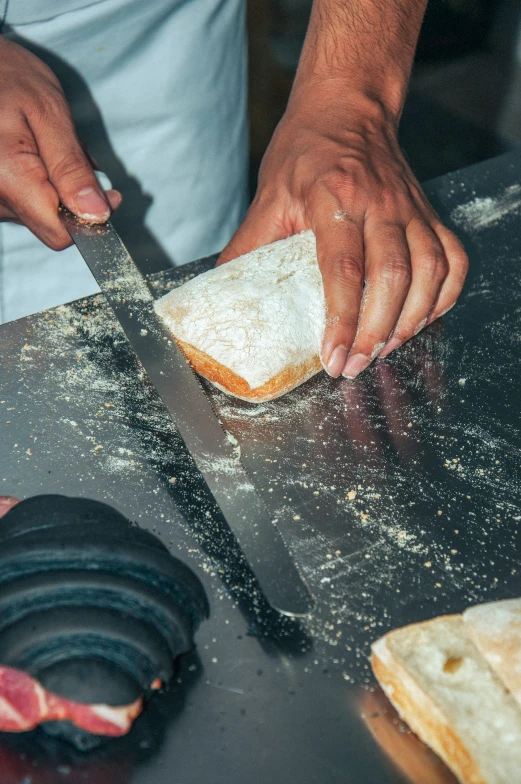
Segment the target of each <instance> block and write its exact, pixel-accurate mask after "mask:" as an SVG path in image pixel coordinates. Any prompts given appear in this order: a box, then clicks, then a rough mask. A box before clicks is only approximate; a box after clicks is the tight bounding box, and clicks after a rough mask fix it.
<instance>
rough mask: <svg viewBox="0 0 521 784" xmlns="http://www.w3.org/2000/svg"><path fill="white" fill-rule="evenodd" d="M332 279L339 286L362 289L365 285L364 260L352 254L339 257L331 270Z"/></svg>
mask: <svg viewBox="0 0 521 784" xmlns="http://www.w3.org/2000/svg"><path fill="white" fill-rule="evenodd" d="M329 272H330V277H331V278H332V279H333V281H335V282H336V283H337V284H339V285H342V286H345V285H348V286H349V287H355V288H361V287H362V286H363V283H364V267H363V263H362V260H361V259H359V258H358V257H356V256H354V255H352V254H343V255H341V256H338V257H337V258H336V259H335V260H334V261H333V263H332V264H331V268H330V270H329Z"/></svg>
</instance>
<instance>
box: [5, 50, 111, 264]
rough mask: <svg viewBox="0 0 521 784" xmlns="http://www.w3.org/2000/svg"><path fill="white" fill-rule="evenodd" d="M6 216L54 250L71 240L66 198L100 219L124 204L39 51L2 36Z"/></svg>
mask: <svg viewBox="0 0 521 784" xmlns="http://www.w3.org/2000/svg"><path fill="white" fill-rule="evenodd" d="M0 107H1V114H0V221H13V222H15V223H23V224H25V225H26V226H27V227H28V228H29V229H30V230H31V231H32V232H33V234H35V235H36V236H37V237H38V238H39V239H40V240H42V242H44V243H45V244H46V245H48V246H49V247H50V248H53V249H54V250H62V249H63V248H66V247H67V246H69V245H70V244H71V239H70V237H69V234H68V233H67V231H66V230H65V229H64V227H63V226H62V223H61V221H60V219H59V217H58V206H59V204H60V202H62V203H63V204H65V206H66V207H68V208H69V210H71V212H73V213H74V214H75V215H78V216H79V217H81V218H84V219H85V220H89V221H93V222H103V221H105V220H107V218H108V217H109V215H110V212H111V210H113V209H115V208H116V207H118V206H119V204H120V202H121V195H120V194H119V193H118V192H117V191H109V192H108V193H104V192H103V190H102V189H101V188H100V186H99V184H98V182H97V180H96V177H95V176H94V173H93V170H92V166H91V164H90V161H89V158H88V155H87V154H86V153H85V152H84V150H83V148H82V145H81V143H80V141H79V139H78V137H77V135H76V131H75V129H74V125H73V122H72V117H71V112H70V109H69V106H68V104H67V101H66V100H65V96H64V94H63V91H62V89H61V87H60V84H59V82H58V80H57V78H56V77H55V76H54V74H53V73H52V71H51V70H50V69H49V68H48V67H47V66H46V65H45V64H44V63H43V62H42V61H41V60H39V59H38V58H37V57H35V55H33V54H31V52H28V51H27V50H26V49H23V48H22V47H21V46H18V45H17V44H15V43H13V42H12V41H8V40H7V39H6V38H3V37H2V36H0Z"/></svg>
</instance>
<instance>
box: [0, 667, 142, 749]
mask: <svg viewBox="0 0 521 784" xmlns="http://www.w3.org/2000/svg"><path fill="white" fill-rule="evenodd" d="M142 707H143V700H142V698H141V697H139V698H138V699H137V700H136V701H135V702H133V703H131V704H130V705H121V706H117V707H112V706H110V705H86V704H84V703H80V702H72V701H71V700H66V699H64V698H63V697H59V696H58V695H57V694H53V693H52V692H50V691H46V689H44V688H43V686H41V684H39V683H38V681H36V680H34V678H31V676H30V675H28V674H27V673H25V672H22V671H21V670H16V669H14V668H12V667H2V666H1V665H0V731H2V732H24V731H26V730H32V729H34V728H35V727H37V726H38V724H41V723H42V722H44V721H63V720H68V721H71V722H72V723H73V724H75V725H76V727H79V728H80V729H83V730H86V731H87V732H91V733H92V734H93V735H110V736H111V737H116V736H119V735H126V733H127V732H128V731H129V730H130V728H131V726H132V722H133V721H134V719H135V718H136V716H139V714H140V713H141V709H142Z"/></svg>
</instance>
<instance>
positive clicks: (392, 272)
mask: <svg viewBox="0 0 521 784" xmlns="http://www.w3.org/2000/svg"><path fill="white" fill-rule="evenodd" d="M376 277H377V279H378V282H380V283H384V284H385V285H389V286H392V287H399V288H406V287H408V286H410V284H411V264H410V261H409V258H408V256H406V255H405V254H403V255H402V254H395V255H391V256H389V257H388V258H387V259H386V260H385V263H384V264H383V265H382V267H381V269H380V270H379V271H378V274H377V276H376Z"/></svg>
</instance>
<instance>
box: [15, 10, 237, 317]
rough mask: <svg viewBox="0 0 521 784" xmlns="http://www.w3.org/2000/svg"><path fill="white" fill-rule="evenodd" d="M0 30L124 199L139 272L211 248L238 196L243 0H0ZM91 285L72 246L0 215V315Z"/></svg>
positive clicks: (124, 220)
mask: <svg viewBox="0 0 521 784" xmlns="http://www.w3.org/2000/svg"><path fill="white" fill-rule="evenodd" d="M2 11H3V14H4V17H3V18H4V24H3V27H2V33H3V34H4V35H6V36H8V37H9V38H11V39H12V40H15V41H17V42H18V43H21V44H23V45H25V46H27V47H29V48H31V49H32V51H34V52H35V53H36V54H38V55H39V56H40V57H41V58H42V59H43V60H45V62H47V64H48V65H50V66H51V68H52V69H53V71H54V72H55V73H56V74H57V76H58V78H59V79H60V81H61V83H62V85H63V87H64V89H65V92H66V96H67V99H68V100H69V102H70V104H71V106H72V110H73V114H74V118H75V122H76V126H77V128H78V130H79V133H80V136H82V138H83V139H84V141H85V142H86V143H87V146H88V148H89V151H90V152H91V154H92V155H93V156H94V158H95V159H96V160H97V163H98V166H99V168H100V169H102V170H103V171H105V172H106V173H107V174H108V176H109V178H110V179H111V180H112V183H113V186H114V187H115V188H117V189H118V190H120V191H121V192H122V193H123V196H124V203H123V206H122V207H121V209H120V211H118V214H117V215H116V216H115V219H114V223H115V224H116V226H117V227H118V228H119V229H120V231H121V233H122V235H123V239H124V240H125V242H126V243H127V245H128V247H129V250H130V251H131V253H132V254H133V255H134V257H135V259H136V261H137V263H138V265H139V266H140V268H141V270H142V271H143V272H145V273H147V272H152V271H154V270H158V269H161V268H165V267H168V266H169V265H171V264H173V265H178V264H183V263H186V262H187V261H190V260H192V259H195V258H199V257H201V256H204V255H207V254H209V253H213V252H216V251H218V250H220V249H221V248H222V247H224V245H225V244H226V243H227V241H228V239H229V238H230V237H231V235H232V233H233V232H234V231H235V229H236V228H237V226H238V225H239V223H240V221H241V219H242V217H243V215H244V212H245V209H246V201H247V130H246V78H245V77H246V64H245V59H246V58H245V23H244V3H243V0H52V2H50V1H49V0H8V2H6V0H0V19H1V18H2ZM95 291H98V287H97V285H96V283H95V281H94V279H93V278H92V276H91V274H90V272H89V271H88V269H87V267H86V265H85V264H84V262H83V261H82V259H81V257H80V256H79V253H78V252H77V251H76V249H75V248H74V247H73V248H69V249H67V250H65V251H62V252H60V253H56V252H53V251H51V250H49V249H48V248H46V247H45V246H44V245H43V244H42V243H41V242H39V241H38V240H37V239H36V238H35V237H34V236H33V235H32V234H31V233H30V232H29V231H28V230H27V229H26V228H25V227H23V226H16V225H13V224H8V223H2V224H0V309H1V310H0V322H1V321H9V320H11V319H15V318H19V317H21V316H25V315H28V314H29V313H34V312H36V311H39V310H42V309H44V308H48V307H52V306H54V305H58V304H61V303H64V302H68V301H70V300H73V299H77V298H79V297H83V296H86V295H88V294H92V293H93V292H95Z"/></svg>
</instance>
